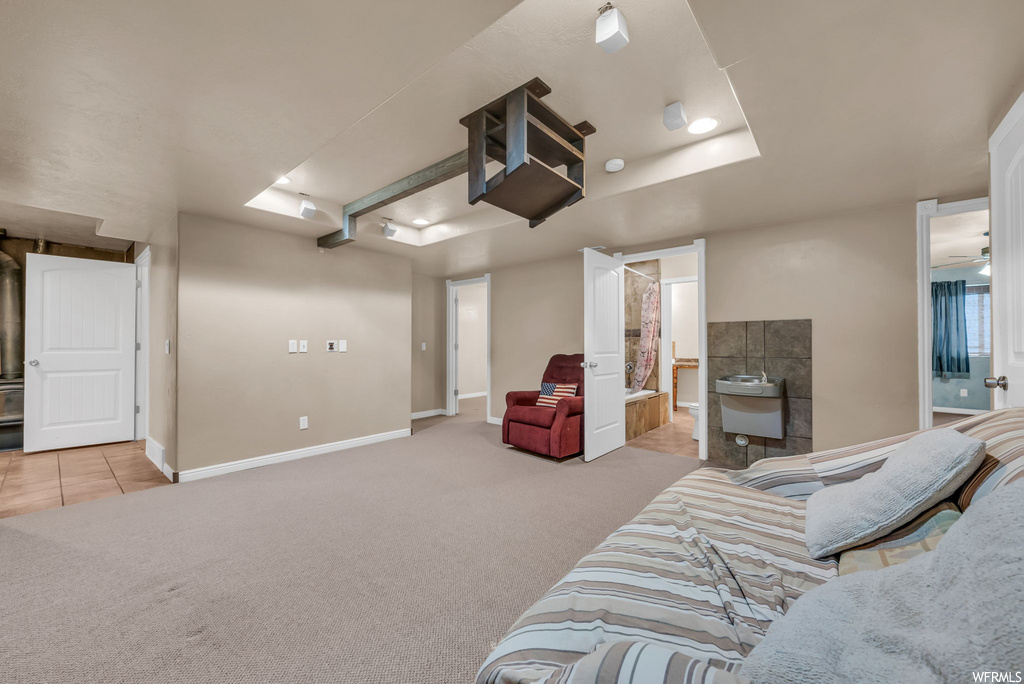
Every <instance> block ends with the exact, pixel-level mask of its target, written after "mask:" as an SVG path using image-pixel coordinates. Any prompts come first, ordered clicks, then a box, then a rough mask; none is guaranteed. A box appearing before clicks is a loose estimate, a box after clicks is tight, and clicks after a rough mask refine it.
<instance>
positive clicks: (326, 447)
mask: <svg viewBox="0 0 1024 684" xmlns="http://www.w3.org/2000/svg"><path fill="white" fill-rule="evenodd" d="M411 434H412V430H410V429H409V428H405V429H402V430H392V431H391V432H381V433H379V434H376V435H367V436H366V437H355V438H353V439H345V440H342V441H340V442H331V443H329V444H319V445H317V446H311V447H304V448H302V449H293V450H291V451H282V452H280V453H276V454H267V455H266V456H254V457H253V458H243V459H242V460H240V461H230V462H228V463H218V464H216V465H212V466H205V467H203V468H193V469H192V470H182V471H181V472H179V473H178V482H190V481H192V480H202V479H203V478H207V477H214V476H215V475H223V474H225V473H233V472H236V471H239V470H248V469H249V468H260V467H262V466H266V465H271V464H274V463H284V462H286V461H295V460H297V459H300V458H308V457H310V456H320V455H323V454H329V453H331V452H334V451H343V450H345V449H354V448H355V447H360V446H366V445H368V444H377V443H378V442H386V441H388V440H391V439H399V438H401V437H408V436H410V435H411Z"/></svg>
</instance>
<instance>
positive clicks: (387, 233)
mask: <svg viewBox="0 0 1024 684" xmlns="http://www.w3.org/2000/svg"><path fill="white" fill-rule="evenodd" d="M381 228H383V229H384V237H386V238H393V237H395V234H396V233H397V232H398V228H395V224H393V223H392V222H391V219H389V218H386V219H384V223H382V224H381Z"/></svg>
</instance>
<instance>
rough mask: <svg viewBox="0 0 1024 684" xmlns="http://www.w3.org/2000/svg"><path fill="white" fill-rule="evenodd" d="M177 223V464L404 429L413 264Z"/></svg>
mask: <svg viewBox="0 0 1024 684" xmlns="http://www.w3.org/2000/svg"><path fill="white" fill-rule="evenodd" d="M179 226H180V243H179V244H180V252H179V260H180V261H179V267H180V268H179V293H178V296H179V300H178V305H179V309H178V311H179V315H178V336H179V340H180V345H179V353H178V460H177V466H178V470H179V471H182V470H190V469H193V468H198V467H202V466H209V465H213V464H217V463H224V462H228V461H235V460H239V459H244V458H252V457H255V456H262V455H265V454H273V453H277V452H282V451H288V450H292V449H298V448H302V447H311V446H316V445H321V444H327V443H332V442H337V441H341V440H346V439H352V438H355V437H364V436H368V435H374V434H379V433H385V432H391V431H394V430H401V429H407V428H408V427H409V413H410V410H409V409H410V406H411V387H410V385H411V383H410V377H411V359H410V355H409V341H410V339H411V338H412V305H411V302H412V298H411V285H412V272H411V265H410V262H409V261H408V260H406V259H403V258H400V257H395V256H390V255H386V254H380V253H375V252H369V251H365V250H361V249H359V248H358V247H354V246H352V245H349V246H346V247H343V248H340V249H334V250H327V251H326V252H325V253H324V254H320V253H319V252H318V250H317V248H316V245H315V243H314V242H313V240H311V239H310V238H307V237H300V236H295V235H286V234H283V233H276V232H271V231H266V230H260V229H257V228H253V227H249V226H243V225H237V224H232V223H226V222H223V221H219V220H216V219H208V218H202V217H198V216H192V215H188V214H182V215H181V216H180V218H179ZM289 339H305V340H308V341H309V352H308V353H305V354H289V353H288V340H289ZM328 339H344V340H347V341H348V352H347V353H339V352H334V353H327V352H326V351H325V349H324V346H325V342H326V340H328ZM300 416H308V417H309V429H308V430H301V431H300V430H299V417H300Z"/></svg>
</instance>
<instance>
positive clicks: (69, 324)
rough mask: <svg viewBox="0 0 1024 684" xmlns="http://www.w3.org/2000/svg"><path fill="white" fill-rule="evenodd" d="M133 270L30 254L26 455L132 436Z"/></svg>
mask: <svg viewBox="0 0 1024 684" xmlns="http://www.w3.org/2000/svg"><path fill="white" fill-rule="evenodd" d="M135 289H136V286H135V265H134V264H118V263H112V262H108V261H92V260H88V259H71V258H68V257H58V256H50V255H47V254H29V255H27V260H26V269H25V358H26V359H27V361H26V362H25V451H44V450H49V449H63V448H68V447H75V446H84V445H87V444H104V443H107V442H122V441H128V440H131V439H133V438H134V435H135Z"/></svg>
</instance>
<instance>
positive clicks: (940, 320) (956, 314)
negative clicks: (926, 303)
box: [932, 280, 971, 378]
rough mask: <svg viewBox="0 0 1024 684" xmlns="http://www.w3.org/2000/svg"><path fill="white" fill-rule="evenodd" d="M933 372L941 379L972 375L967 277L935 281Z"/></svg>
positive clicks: (933, 296) (933, 299) (933, 295)
mask: <svg viewBox="0 0 1024 684" xmlns="http://www.w3.org/2000/svg"><path fill="white" fill-rule="evenodd" d="M932 371H934V374H935V377H937V378H967V377H970V375H971V364H970V357H969V356H968V353H967V281H966V280H945V281H940V282H937V283H932Z"/></svg>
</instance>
